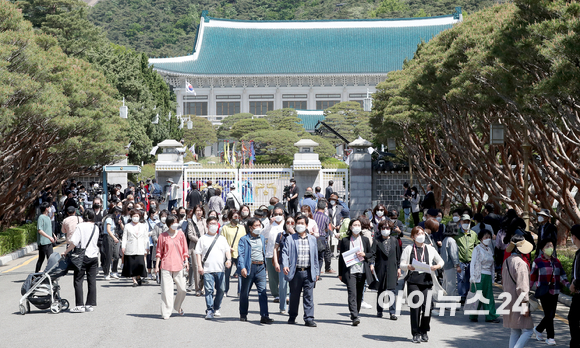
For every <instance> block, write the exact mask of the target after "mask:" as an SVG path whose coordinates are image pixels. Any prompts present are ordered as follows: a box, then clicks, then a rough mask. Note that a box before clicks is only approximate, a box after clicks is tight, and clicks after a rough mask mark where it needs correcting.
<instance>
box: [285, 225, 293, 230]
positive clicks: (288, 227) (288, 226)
mask: <svg viewBox="0 0 580 348" xmlns="http://www.w3.org/2000/svg"><path fill="white" fill-rule="evenodd" d="M291 228H294V225H290V224H286V229H287V230H288V229H291Z"/></svg>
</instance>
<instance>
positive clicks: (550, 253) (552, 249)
mask: <svg viewBox="0 0 580 348" xmlns="http://www.w3.org/2000/svg"><path fill="white" fill-rule="evenodd" d="M553 252H554V248H545V249H544V255H546V256H552V253H553Z"/></svg>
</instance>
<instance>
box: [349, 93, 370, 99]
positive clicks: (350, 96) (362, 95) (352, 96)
mask: <svg viewBox="0 0 580 348" xmlns="http://www.w3.org/2000/svg"><path fill="white" fill-rule="evenodd" d="M348 97H349V98H351V99H358V98H366V97H367V94H366V93H351V94H349V95H348ZM353 101H354V100H353Z"/></svg>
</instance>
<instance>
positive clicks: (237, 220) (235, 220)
mask: <svg viewBox="0 0 580 348" xmlns="http://www.w3.org/2000/svg"><path fill="white" fill-rule="evenodd" d="M232 222H233V223H234V224H237V223H239V222H240V219H232Z"/></svg>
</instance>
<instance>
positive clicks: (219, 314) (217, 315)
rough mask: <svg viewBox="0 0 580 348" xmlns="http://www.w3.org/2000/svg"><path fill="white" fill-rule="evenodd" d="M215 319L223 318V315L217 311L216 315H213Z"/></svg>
mask: <svg viewBox="0 0 580 348" xmlns="http://www.w3.org/2000/svg"><path fill="white" fill-rule="evenodd" d="M213 316H214V317H216V318H219V317H221V316H222V314H221V313H220V311H215V313H214V314H213Z"/></svg>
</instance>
